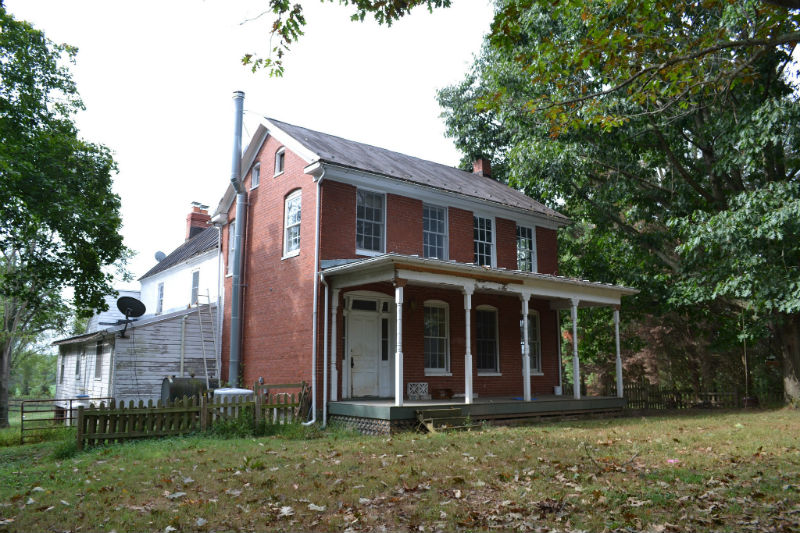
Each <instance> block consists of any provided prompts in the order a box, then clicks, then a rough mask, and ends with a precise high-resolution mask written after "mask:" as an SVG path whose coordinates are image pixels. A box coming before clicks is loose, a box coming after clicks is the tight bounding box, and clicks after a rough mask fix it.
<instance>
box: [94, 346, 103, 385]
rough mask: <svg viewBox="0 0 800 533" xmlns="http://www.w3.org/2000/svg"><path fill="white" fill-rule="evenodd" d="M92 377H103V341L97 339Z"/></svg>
mask: <svg viewBox="0 0 800 533" xmlns="http://www.w3.org/2000/svg"><path fill="white" fill-rule="evenodd" d="M94 379H103V341H97V348H96V349H95V355H94Z"/></svg>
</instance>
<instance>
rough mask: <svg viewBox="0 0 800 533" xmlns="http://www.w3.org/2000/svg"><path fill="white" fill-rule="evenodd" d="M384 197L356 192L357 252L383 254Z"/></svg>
mask: <svg viewBox="0 0 800 533" xmlns="http://www.w3.org/2000/svg"><path fill="white" fill-rule="evenodd" d="M383 213H384V196H383V195H382V194H380V193H377V192H371V191H364V190H360V189H359V190H358V191H357V192H356V251H357V252H358V251H367V252H383V235H384V228H385V227H386V225H385V224H384V216H383Z"/></svg>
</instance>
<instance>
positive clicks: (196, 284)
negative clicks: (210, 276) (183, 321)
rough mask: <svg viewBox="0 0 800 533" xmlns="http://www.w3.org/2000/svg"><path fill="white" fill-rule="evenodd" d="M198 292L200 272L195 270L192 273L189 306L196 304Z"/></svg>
mask: <svg viewBox="0 0 800 533" xmlns="http://www.w3.org/2000/svg"><path fill="white" fill-rule="evenodd" d="M199 292H200V271H199V270H195V271H194V272H192V293H191V300H190V301H189V303H190V304H192V305H195V304H196V303H197V295H198V293H199Z"/></svg>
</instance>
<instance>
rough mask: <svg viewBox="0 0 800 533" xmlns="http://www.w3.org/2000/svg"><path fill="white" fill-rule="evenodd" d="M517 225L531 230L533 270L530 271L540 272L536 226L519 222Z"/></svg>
mask: <svg viewBox="0 0 800 533" xmlns="http://www.w3.org/2000/svg"><path fill="white" fill-rule="evenodd" d="M517 227H518V228H526V229H529V230H531V270H530V271H529V272H539V254H538V253H537V249H536V226H526V225H524V224H517ZM517 269H519V261H518V262H517ZM522 272H525V271H522Z"/></svg>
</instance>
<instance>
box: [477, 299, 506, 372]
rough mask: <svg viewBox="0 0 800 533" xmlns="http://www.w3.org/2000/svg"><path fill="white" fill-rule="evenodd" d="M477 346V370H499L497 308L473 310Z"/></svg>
mask: <svg viewBox="0 0 800 533" xmlns="http://www.w3.org/2000/svg"><path fill="white" fill-rule="evenodd" d="M475 319H476V320H475V321H476V328H477V331H476V338H477V348H478V365H477V366H478V372H487V373H494V372H499V371H500V365H499V357H498V351H497V344H498V343H497V310H496V309H493V308H484V309H480V308H479V309H477V310H476V312H475Z"/></svg>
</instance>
